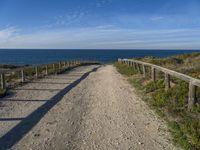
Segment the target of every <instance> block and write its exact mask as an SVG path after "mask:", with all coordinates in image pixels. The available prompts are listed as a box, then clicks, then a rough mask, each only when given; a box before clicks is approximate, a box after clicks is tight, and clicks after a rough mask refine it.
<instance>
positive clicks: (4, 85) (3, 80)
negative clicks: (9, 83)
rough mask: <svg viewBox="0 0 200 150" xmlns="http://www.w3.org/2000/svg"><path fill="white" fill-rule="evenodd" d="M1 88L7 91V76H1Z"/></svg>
mask: <svg viewBox="0 0 200 150" xmlns="http://www.w3.org/2000/svg"><path fill="white" fill-rule="evenodd" d="M1 88H2V89H6V81H5V74H4V73H2V74H1Z"/></svg>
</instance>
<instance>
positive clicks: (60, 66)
mask: <svg viewBox="0 0 200 150" xmlns="http://www.w3.org/2000/svg"><path fill="white" fill-rule="evenodd" d="M58 65H59V71H60V70H61V68H62V65H61V62H59V63H58Z"/></svg>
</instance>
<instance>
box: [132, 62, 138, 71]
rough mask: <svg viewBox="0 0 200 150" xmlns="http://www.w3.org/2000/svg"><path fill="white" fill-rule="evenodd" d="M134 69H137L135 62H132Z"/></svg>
mask: <svg viewBox="0 0 200 150" xmlns="http://www.w3.org/2000/svg"><path fill="white" fill-rule="evenodd" d="M133 66H134V69H135V70H136V71H137V67H136V63H135V62H134V63H133Z"/></svg>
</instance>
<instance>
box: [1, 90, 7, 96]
mask: <svg viewBox="0 0 200 150" xmlns="http://www.w3.org/2000/svg"><path fill="white" fill-rule="evenodd" d="M5 95H6V90H5V89H0V98H1V97H4V96H5Z"/></svg>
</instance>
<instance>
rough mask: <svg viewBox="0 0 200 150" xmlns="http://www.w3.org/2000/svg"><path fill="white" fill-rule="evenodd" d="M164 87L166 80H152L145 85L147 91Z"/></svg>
mask: <svg viewBox="0 0 200 150" xmlns="http://www.w3.org/2000/svg"><path fill="white" fill-rule="evenodd" d="M162 88H164V80H156V81H150V82H149V83H147V84H146V85H145V89H146V92H147V93H149V92H153V91H155V90H157V89H162Z"/></svg>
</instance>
